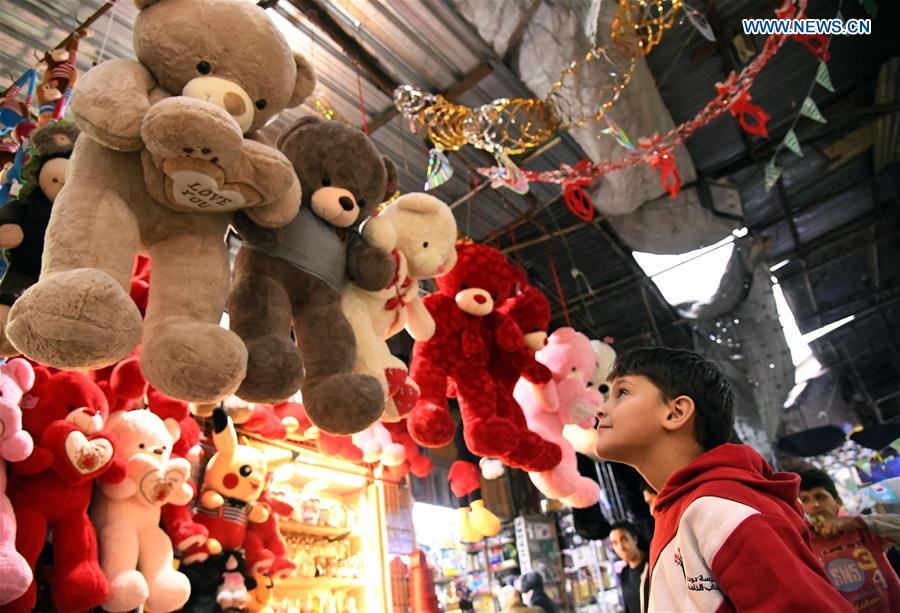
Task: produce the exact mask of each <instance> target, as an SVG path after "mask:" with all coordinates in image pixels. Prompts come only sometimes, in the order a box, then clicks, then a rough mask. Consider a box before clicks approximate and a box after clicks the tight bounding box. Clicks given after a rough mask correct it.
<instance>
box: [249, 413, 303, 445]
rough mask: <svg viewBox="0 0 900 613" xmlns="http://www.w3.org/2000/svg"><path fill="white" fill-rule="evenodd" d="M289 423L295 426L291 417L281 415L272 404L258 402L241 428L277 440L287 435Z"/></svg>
mask: <svg viewBox="0 0 900 613" xmlns="http://www.w3.org/2000/svg"><path fill="white" fill-rule="evenodd" d="M289 425H290V426H291V427H293V425H292V422H291V421H290V420H289V419H283V418H281V417H279V415H278V413H276V412H275V408H274V407H273V406H272V405H269V404H257V405H254V406H253V410H252V411H251V412H250V416H249V417H248V418H247V421H245V422H244V423H243V424H241V429H242V430H244V431H246V432H253V433H254V434H258V435H260V436H262V437H265V438H267V439H269V440H276V441H277V440H282V439H284V438H285V437H287V435H288V426H289Z"/></svg>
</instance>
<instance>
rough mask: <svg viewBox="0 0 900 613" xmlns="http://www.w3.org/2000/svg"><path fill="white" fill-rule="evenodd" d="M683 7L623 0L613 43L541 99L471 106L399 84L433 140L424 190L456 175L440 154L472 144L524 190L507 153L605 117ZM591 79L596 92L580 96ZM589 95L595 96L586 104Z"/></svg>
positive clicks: (666, 0)
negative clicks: (638, 60) (597, 92)
mask: <svg viewBox="0 0 900 613" xmlns="http://www.w3.org/2000/svg"><path fill="white" fill-rule="evenodd" d="M681 8H682V0H620V2H619V7H618V9H617V12H616V16H615V20H614V22H613V25H612V32H611V37H612V42H610V43H609V44H607V45H604V46H602V47H595V48H594V49H591V50H589V51H588V52H587V53H586V54H585V55H584V56H583V57H581V58H579V59H576V60H574V61H573V62H572V63H571V64H569V66H567V67H566V68H565V69H564V70H563V71H562V73H561V75H560V78H559V80H557V81H556V82H554V83H553V84H552V85H551V87H550V90H549V91H548V93H547V95H546V96H545V97H544V98H543V99H539V98H499V99H497V100H493V101H491V102H489V103H487V104H484V105H482V106H479V107H477V108H471V107H468V106H465V105H462V104H454V103H453V102H450V101H449V100H447V99H446V98H444V97H443V96H441V95H438V94H431V93H428V92H425V91H422V90H420V89H417V88H415V87H413V86H411V85H401V86H400V87H398V88H397V89H396V90H395V91H394V105H395V106H396V108H397V110H398V111H399V112H400V114H401V115H403V117H404V118H405V119H406V120H407V121H408V122H409V128H410V130H411V131H412V132H417V131H418V130H422V131H423V132H424V133H425V134H426V136H427V137H428V139H429V140H430V141H431V142H432V144H433V145H434V148H433V149H432V150H431V151H430V152H429V161H428V167H429V171H428V178H427V180H426V183H425V189H426V190H427V189H431V188H433V187H437V185H440V184H441V183H443V182H444V181H446V180H448V179H449V178H450V176H452V172H453V170H452V168H451V167H450V165H449V163H448V162H446V157H445V156H444V157H442V155H443V152H444V151H456V150H458V149H460V148H462V147H464V146H466V145H471V146H473V147H476V148H478V149H482V150H484V151H487V152H488V153H491V154H492V155H494V156H496V158H497V163H498V165H499V166H500V167H501V168H504V169H505V170H506V176H505V180H503V183H504V185H506V186H507V187H510V188H511V189H515V190H516V191H520V190H521V189H524V190H525V191H527V182H526V183H524V188H523V187H522V185H523V183H522V181H521V177H520V176H519V174H518V173H517V172H516V170H517V169H516V168H514V167H515V164H513V163H512V162H511V161H510V159H509V156H511V155H518V154H521V153H524V152H526V151H528V150H529V149H533V148H535V147H538V146H540V145H541V144H543V143H545V142H546V141H547V140H548V139H549V138H550V137H551V136H552V134H553V133H554V132H555V131H556V130H567V129H570V128H573V127H577V126H580V125H584V124H585V123H588V122H590V121H598V120H600V119H602V118H603V117H604V116H605V114H606V112H607V111H608V110H609V109H611V108H612V107H613V106H614V105H615V104H616V101H617V100H618V99H619V96H620V95H621V93H622V91H623V90H624V89H625V88H626V87H627V85H628V83H629V82H630V80H631V76H632V74H633V73H634V69H635V65H636V62H637V59H638V58H639V57H641V56H643V55H646V54H647V53H648V52H649V51H650V50H651V49H653V47H655V46H656V45H657V44H658V43H659V41H660V39H661V38H662V35H663V33H664V32H665V31H666V30H668V29H669V28H671V27H672V26H673V25H674V23H675V18H676V14H677V13H678V11H679V10H680V9H681ZM588 80H592V83H591V85H592V90H593V92H596V91H599V92H600V95H599V96H597V95H595V93H592V94H591V95H590V96H587V97H586V96H583V95H581V90H582V89H583V87H584V85H585V83H586V82H587V81H588ZM585 99H590V102H589V103H587V104H584V103H583V102H581V101H582V100H585ZM523 193H524V192H523Z"/></svg>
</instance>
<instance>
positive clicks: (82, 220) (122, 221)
mask: <svg viewBox="0 0 900 613" xmlns="http://www.w3.org/2000/svg"><path fill="white" fill-rule="evenodd" d="M136 3H137V5H138V7H139V8H140V9H141V11H140V13H139V14H138V17H137V20H136V21H135V24H134V49H135V53H136V55H137V58H138V61H133V60H125V59H115V60H110V61H108V62H104V63H102V64H99V65H98V66H96V67H95V68H93V69H92V70H90V71H89V72H88V73H87V74H86V75H85V76H84V77H83V79H82V80H81V81H80V83H79V87H78V89H77V90H76V92H75V95H74V97H73V99H72V105H71V114H72V116H73V118H74V120H75V123H76V124H77V125H78V127H79V128H80V129H81V131H82V133H83V134H82V136H81V138H80V139H79V140H78V143H77V144H76V147H75V152H74V155H73V157H72V161H71V166H70V167H69V175H68V177H67V182H66V186H65V188H64V189H63V191H62V192H60V195H59V198H58V199H57V201H56V203H55V206H54V208H53V214H52V215H51V219H50V225H49V228H48V230H47V236H46V246H45V251H44V258H43V268H42V272H41V280H40V282H39V283H38V284H37V285H35V286H33V287H32V288H31V289H30V290H29V291H27V292H26V293H25V294H23V295H22V297H21V298H20V299H19V300H18V301H17V303H16V305H15V307H14V308H13V309H12V311H11V312H10V323H9V328H8V336H9V338H10V340H11V341H12V343H13V345H15V347H16V348H17V349H19V350H20V351H21V352H22V353H24V354H25V355H26V356H28V357H30V358H33V359H35V360H38V361H39V362H42V363H44V364H49V365H51V366H54V367H58V368H79V369H96V368H100V367H103V366H107V365H109V364H112V363H114V362H116V361H118V360H120V359H121V358H124V357H125V356H127V355H128V354H130V353H131V351H132V350H133V349H134V347H135V346H136V345H137V344H138V342H139V341H141V339H142V334H143V342H142V353H141V355H142V360H141V366H142V368H143V370H144V374H145V375H146V377H147V379H148V380H149V381H150V382H151V383H152V384H153V385H154V386H155V387H156V388H158V389H160V390H161V391H163V392H165V393H166V394H169V395H170V396H174V397H176V398H179V399H182V400H186V401H196V402H215V401H217V400H219V399H221V398H223V397H226V396H228V395H229V394H231V393H233V392H234V391H235V390H236V389H237V387H238V385H239V383H240V381H241V379H242V378H243V376H244V372H245V369H246V361H247V353H246V349H245V347H244V344H243V342H242V341H241V339H240V338H239V337H238V336H236V335H235V334H234V333H232V332H230V331H228V330H225V329H223V328H220V327H219V325H218V323H219V320H220V318H221V315H222V312H223V310H224V307H225V299H226V296H227V292H228V279H229V270H228V254H227V250H226V247H225V244H224V241H223V237H224V234H225V231H226V229H227V227H228V224H229V223H230V222H231V221H232V218H233V213H234V211H235V210H245V211H246V214H247V215H248V216H250V217H251V218H252V219H253V220H254V221H255V222H257V223H258V224H260V225H261V226H266V227H274V226H278V225H282V224H285V223H287V222H288V221H290V220H291V219H293V217H294V216H296V214H297V210H298V207H299V205H300V186H299V183H298V181H297V178H296V176H295V175H294V172H293V169H292V168H291V164H290V162H289V161H288V160H287V159H286V158H285V157H284V155H282V154H281V153H279V152H278V151H277V150H275V149H274V148H272V147H269V146H267V145H264V144H261V143H260V142H258V141H255V140H251V139H250V138H247V136H252V135H253V134H254V133H255V132H256V131H257V130H258V129H259V128H261V127H262V126H263V125H265V124H266V122H268V121H269V120H270V119H271V118H272V117H273V116H274V115H276V114H277V113H279V112H280V111H281V110H282V109H284V108H288V107H292V106H296V105H298V104H300V103H302V102H303V100H304V98H306V97H307V96H308V95H309V94H310V93H311V91H312V89H313V87H314V84H315V77H314V75H313V73H312V69H311V68H310V66H309V65H308V64H307V62H306V61H305V60H304V59H303V58H302V57H300V56H297V55H294V54H293V53H292V52H291V50H290V48H289V47H288V44H287V42H286V41H285V39H284V37H283V36H282V35H281V34H280V33H279V31H278V29H277V28H276V27H275V25H274V24H273V23H272V21H271V20H270V19H269V17H268V16H267V15H266V13H265V11H264V10H262V9H261V8H259V7H257V6H254V5H253V4H252V3H249V2H245V1H243V0H216V1H215V2H197V1H195V0H158V1H156V0H137V2H136ZM136 252H144V253H148V254H149V255H150V257H151V258H152V260H153V282H152V287H151V290H150V299H149V306H148V308H147V314H146V320H145V321H144V323H143V326H142V322H141V315H140V313H139V312H138V309H137V307H136V306H135V304H134V302H133V301H132V300H131V298H130V297H129V295H128V289H129V281H130V277H131V266H132V263H133V261H134V255H135V253H136Z"/></svg>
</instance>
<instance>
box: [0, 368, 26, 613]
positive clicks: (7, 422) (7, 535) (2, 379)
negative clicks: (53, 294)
mask: <svg viewBox="0 0 900 613" xmlns="http://www.w3.org/2000/svg"><path fill="white" fill-rule="evenodd" d="M32 385H34V370H33V369H32V368H31V364H29V363H28V362H26V361H25V360H21V359H13V360H10V361H9V362H7V363H6V364H2V365H0V577H3V581H0V605H4V604H6V603H8V602H11V601H13V600H15V599H16V598H18V597H19V596H21V595H22V594H24V593H25V590H27V589H28V586H29V585H31V579H32V574H31V568H30V567H29V566H28V562H26V561H25V558H23V557H22V555H21V554H20V553H19V552H18V551H16V516H15V514H14V513H13V508H12V504H11V503H10V502H9V498H7V497H6V462H21V461H22V460H24V459H25V458H27V457H28V456H29V455H30V454H31V451H32V449H34V440H33V439H32V438H31V435H30V434H28V432H25V431H24V430H22V410H21V409H20V408H19V403H20V402H21V401H22V395H23V394H24V393H25V392H27V391H28V390H30V389H31V386H32Z"/></svg>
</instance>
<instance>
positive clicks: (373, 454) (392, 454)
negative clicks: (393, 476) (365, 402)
mask: <svg viewBox="0 0 900 613" xmlns="http://www.w3.org/2000/svg"><path fill="white" fill-rule="evenodd" d="M351 440H352V441H353V444H354V445H356V446H357V447H359V448H360V449H361V450H362V453H363V462H365V463H367V464H378V463H380V464H383V465H384V466H399V465H400V464H402V463H403V462H404V461H406V449H405V448H404V447H403V445H401V444H399V443H395V442H394V440H393V439H392V438H391V433H390V432H389V431H388V429H387V428H385V427H384V424H382V423H381V422H375V423H374V424H372V425H371V426H369V427H368V428H366V429H365V430H363V431H362V432H357V433H356V434H354V435H353V436H352V437H351Z"/></svg>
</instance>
